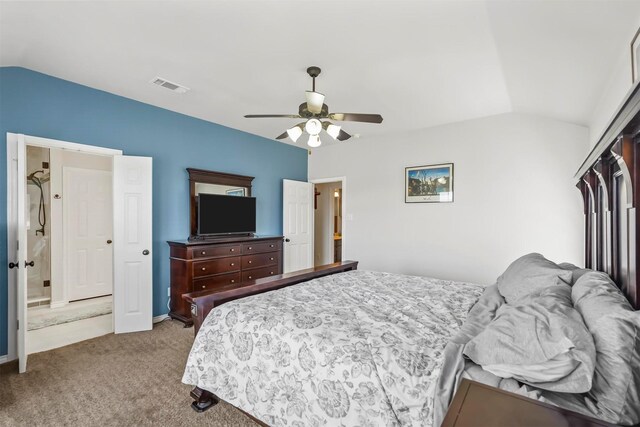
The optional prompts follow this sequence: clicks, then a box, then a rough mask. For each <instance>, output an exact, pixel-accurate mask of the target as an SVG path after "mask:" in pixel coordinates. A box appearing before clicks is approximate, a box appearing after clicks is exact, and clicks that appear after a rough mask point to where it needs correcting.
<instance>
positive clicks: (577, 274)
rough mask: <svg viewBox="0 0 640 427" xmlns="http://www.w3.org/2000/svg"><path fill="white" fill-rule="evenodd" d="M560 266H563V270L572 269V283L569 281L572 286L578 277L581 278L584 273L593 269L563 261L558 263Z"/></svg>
mask: <svg viewBox="0 0 640 427" xmlns="http://www.w3.org/2000/svg"><path fill="white" fill-rule="evenodd" d="M558 267H560V268H562V269H563V270H569V271H571V283H569V284H570V285H571V286H573V285H574V283H576V282H577V281H578V279H579V278H581V277H582V276H583V275H584V274H587V273H589V272H591V271H593V270H590V269H588V268H580V267H578V266H577V265H573V264H571V263H570V262H562V263H560V264H558Z"/></svg>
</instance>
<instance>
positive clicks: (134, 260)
mask: <svg viewBox="0 0 640 427" xmlns="http://www.w3.org/2000/svg"><path fill="white" fill-rule="evenodd" d="M151 160H152V159H151V157H132V156H114V158H113V224H114V226H113V230H114V236H113V254H114V255H113V302H114V304H113V321H114V325H113V328H114V332H115V333H116V334H119V333H124V332H136V331H146V330H150V329H151V328H152V318H153V277H152V274H153V261H152V260H153V257H152V255H151V246H152V243H153V239H152V227H151V219H152V204H151V190H152V169H151V164H152V163H151Z"/></svg>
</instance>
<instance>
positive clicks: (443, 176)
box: [404, 163, 453, 203]
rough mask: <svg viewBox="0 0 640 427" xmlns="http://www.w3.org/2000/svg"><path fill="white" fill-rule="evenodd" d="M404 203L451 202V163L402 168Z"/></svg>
mask: <svg viewBox="0 0 640 427" xmlns="http://www.w3.org/2000/svg"><path fill="white" fill-rule="evenodd" d="M404 202H405V203H452V202H453V163H440V164H435V165H425V166H410V167H406V168H405V169H404Z"/></svg>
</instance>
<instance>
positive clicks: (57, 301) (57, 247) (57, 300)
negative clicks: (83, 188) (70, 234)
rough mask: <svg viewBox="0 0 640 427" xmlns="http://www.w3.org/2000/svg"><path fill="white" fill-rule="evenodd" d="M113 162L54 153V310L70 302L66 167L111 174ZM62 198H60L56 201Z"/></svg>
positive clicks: (107, 159) (69, 152)
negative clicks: (65, 220)
mask: <svg viewBox="0 0 640 427" xmlns="http://www.w3.org/2000/svg"><path fill="white" fill-rule="evenodd" d="M112 163H113V158H112V157H111V156H98V155H93V154H85V153H79V152H76V151H70V150H60V149H54V148H52V149H51V154H50V163H49V166H50V168H51V169H50V170H51V307H52V308H54V307H61V306H63V305H65V304H66V303H67V302H68V298H67V295H66V289H65V288H64V274H63V270H64V268H63V267H64V259H63V254H64V242H63V238H64V230H63V229H62V228H63V226H62V224H63V217H62V210H63V203H64V193H63V191H62V189H63V182H62V171H63V169H64V168H65V167H74V168H84V169H94V170H106V171H111V170H112V169H113V166H112ZM56 194H58V195H59V196H60V198H55V195H56Z"/></svg>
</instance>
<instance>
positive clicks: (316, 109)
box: [304, 90, 324, 114]
mask: <svg viewBox="0 0 640 427" xmlns="http://www.w3.org/2000/svg"><path fill="white" fill-rule="evenodd" d="M304 95H305V97H306V98H307V110H309V112H310V113H312V114H320V113H321V112H322V104H324V95H323V94H321V93H320V92H314V91H311V90H308V91H306V92H305V94H304Z"/></svg>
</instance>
